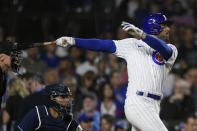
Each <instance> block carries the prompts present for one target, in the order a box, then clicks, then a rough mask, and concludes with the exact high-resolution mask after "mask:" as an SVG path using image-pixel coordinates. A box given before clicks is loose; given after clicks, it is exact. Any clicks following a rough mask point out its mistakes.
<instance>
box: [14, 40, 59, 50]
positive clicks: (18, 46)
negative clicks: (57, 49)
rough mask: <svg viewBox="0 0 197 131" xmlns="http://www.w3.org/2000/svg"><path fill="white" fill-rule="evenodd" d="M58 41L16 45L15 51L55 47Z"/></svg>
mask: <svg viewBox="0 0 197 131" xmlns="http://www.w3.org/2000/svg"><path fill="white" fill-rule="evenodd" d="M55 44H56V41H50V42H40V43H30V44H24V43H23V44H21V43H18V44H16V45H15V48H14V49H15V50H25V49H28V48H34V47H42V46H47V45H55Z"/></svg>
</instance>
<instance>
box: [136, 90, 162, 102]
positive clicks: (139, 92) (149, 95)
mask: <svg viewBox="0 0 197 131" xmlns="http://www.w3.org/2000/svg"><path fill="white" fill-rule="evenodd" d="M136 94H137V95H139V96H146V97H149V98H152V99H154V100H160V99H161V96H159V95H155V94H151V93H145V92H142V91H137V92H136Z"/></svg>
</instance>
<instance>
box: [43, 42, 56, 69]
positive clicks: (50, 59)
mask: <svg viewBox="0 0 197 131" xmlns="http://www.w3.org/2000/svg"><path fill="white" fill-rule="evenodd" d="M45 48H46V53H45V54H42V56H41V57H40V59H41V60H42V61H43V62H45V64H46V65H47V66H48V67H49V68H56V67H57V66H58V65H59V59H58V58H57V57H56V56H55V50H56V46H55V45H49V46H47V47H45Z"/></svg>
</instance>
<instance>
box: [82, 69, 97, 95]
mask: <svg viewBox="0 0 197 131" xmlns="http://www.w3.org/2000/svg"><path fill="white" fill-rule="evenodd" d="M81 79H82V80H81V81H82V82H81V85H82V87H81V88H80V90H81V92H82V93H83V94H84V95H85V94H88V92H90V91H92V92H95V89H94V80H95V74H94V72H92V71H88V72H86V73H85V74H84V76H82V77H81ZM97 93H98V92H97Z"/></svg>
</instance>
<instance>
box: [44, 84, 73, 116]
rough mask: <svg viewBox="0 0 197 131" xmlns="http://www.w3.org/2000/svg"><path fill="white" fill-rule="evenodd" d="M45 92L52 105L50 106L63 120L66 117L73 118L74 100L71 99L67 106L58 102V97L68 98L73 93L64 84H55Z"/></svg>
mask: <svg viewBox="0 0 197 131" xmlns="http://www.w3.org/2000/svg"><path fill="white" fill-rule="evenodd" d="M45 92H46V95H47V96H48V98H49V99H50V101H51V103H50V105H49V106H52V107H53V108H54V109H55V110H56V111H57V112H58V113H59V114H60V116H61V117H62V118H64V117H65V116H68V115H71V116H72V98H69V101H68V102H67V104H66V105H61V104H59V103H58V102H57V101H56V99H55V98H56V97H57V96H61V97H63V98H65V97H67V96H71V95H72V93H71V91H70V89H69V88H68V87H67V86H65V85H63V84H53V85H48V86H46V87H45Z"/></svg>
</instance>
